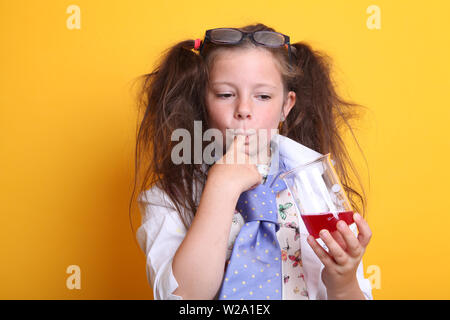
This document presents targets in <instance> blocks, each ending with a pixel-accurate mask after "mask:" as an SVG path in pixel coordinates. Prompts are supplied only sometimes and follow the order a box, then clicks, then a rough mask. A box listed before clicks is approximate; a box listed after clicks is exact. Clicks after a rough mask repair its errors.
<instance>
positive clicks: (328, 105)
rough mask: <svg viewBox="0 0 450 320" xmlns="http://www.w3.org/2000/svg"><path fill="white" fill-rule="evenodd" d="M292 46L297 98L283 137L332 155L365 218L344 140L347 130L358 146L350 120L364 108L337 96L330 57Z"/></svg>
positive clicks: (363, 201)
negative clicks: (351, 176)
mask: <svg viewBox="0 0 450 320" xmlns="http://www.w3.org/2000/svg"><path fill="white" fill-rule="evenodd" d="M292 46H294V47H295V51H296V56H295V58H296V66H297V73H296V75H295V77H294V78H293V80H292V82H291V84H290V86H291V87H292V89H293V90H294V91H295V92H296V97H297V98H296V105H295V107H294V108H293V109H292V110H291V112H290V113H289V115H288V117H287V119H286V126H284V127H283V128H282V132H281V134H284V135H286V136H287V137H289V138H291V139H293V140H296V141H298V142H300V143H302V144H304V145H306V146H307V147H309V148H312V149H314V150H317V151H318V152H320V153H322V154H326V153H331V157H332V159H333V160H334V162H335V165H334V166H335V168H336V171H337V172H338V174H339V175H340V179H341V182H342V183H343V185H344V188H345V189H346V192H347V194H348V195H349V200H350V202H351V203H352V206H353V208H354V209H355V211H356V212H360V213H362V215H363V216H364V215H365V211H366V202H367V200H366V196H365V192H364V187H363V184H362V182H361V180H360V178H359V176H358V173H357V172H356V169H355V167H354V165H353V163H352V161H351V159H350V156H349V154H348V151H347V149H346V147H345V144H344V141H343V139H342V136H343V133H344V132H345V130H350V132H351V134H352V135H353V138H354V139H355V141H356V143H357V144H358V142H357V140H356V137H355V135H354V134H353V130H352V128H351V126H350V120H351V119H353V118H358V117H359V111H360V108H359V107H362V106H361V105H358V104H355V103H352V102H349V101H346V100H344V99H342V98H341V97H340V96H339V95H338V93H337V90H336V86H335V83H334V82H333V79H332V75H331V71H332V59H331V57H330V56H328V55H327V54H325V53H324V52H321V51H316V50H313V49H312V48H311V46H310V45H309V44H306V43H303V42H299V43H295V44H293V45H292ZM358 147H359V144H358ZM360 150H361V148H360ZM346 166H349V167H350V168H351V170H352V171H353V172H354V173H355V176H356V178H357V179H358V182H359V185H360V186H361V191H362V195H361V194H360V193H358V192H357V191H356V190H354V189H353V188H352V187H350V186H351V185H353V183H352V180H351V178H350V177H349V175H348V170H347V168H346ZM360 204H361V205H360Z"/></svg>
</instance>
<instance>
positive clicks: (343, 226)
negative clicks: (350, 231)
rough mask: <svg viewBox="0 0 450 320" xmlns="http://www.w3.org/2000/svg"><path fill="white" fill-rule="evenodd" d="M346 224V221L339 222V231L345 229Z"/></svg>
mask: <svg viewBox="0 0 450 320" xmlns="http://www.w3.org/2000/svg"><path fill="white" fill-rule="evenodd" d="M345 225H346V223H345V222H344V221H339V222H338V224H337V227H338V228H339V229H344V228H345Z"/></svg>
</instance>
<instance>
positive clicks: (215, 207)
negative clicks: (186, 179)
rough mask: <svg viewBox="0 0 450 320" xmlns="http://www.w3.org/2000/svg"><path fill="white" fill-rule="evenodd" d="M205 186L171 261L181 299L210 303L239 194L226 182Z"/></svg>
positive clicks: (219, 279)
mask: <svg viewBox="0 0 450 320" xmlns="http://www.w3.org/2000/svg"><path fill="white" fill-rule="evenodd" d="M219 182H220V181H218V179H210V178H209V175H208V180H207V182H206V185H205V188H204V189H203V193H202V196H201V199H200V205H199V207H198V210H197V213H196V214H195V216H194V219H193V221H192V224H191V226H190V228H189V230H188V232H187V234H186V237H185V239H184V240H183V242H182V243H181V245H180V247H179V249H178V250H177V252H176V254H175V256H174V259H173V264H172V268H173V274H174V276H175V278H176V280H177V282H178V284H179V286H178V288H177V289H176V290H175V291H174V293H173V294H176V295H179V296H182V297H183V299H204V300H206V299H212V298H213V297H214V296H215V295H216V293H217V291H218V290H219V288H220V285H221V283H222V278H223V273H224V267H225V260H226V250H227V243H228V237H229V234H230V228H231V222H232V217H233V214H234V208H235V205H236V202H237V200H238V198H239V192H238V191H237V190H236V188H235V187H233V186H232V184H230V183H228V182H224V183H219Z"/></svg>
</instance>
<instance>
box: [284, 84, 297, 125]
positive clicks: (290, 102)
mask: <svg viewBox="0 0 450 320" xmlns="http://www.w3.org/2000/svg"><path fill="white" fill-rule="evenodd" d="M295 100H296V95H295V92H294V91H289V93H288V95H287V97H286V101H285V102H284V105H283V110H281V111H282V117H283V118H282V120H281V121H284V120H286V118H287V116H288V114H289V112H290V111H291V109H292V108H293V107H294V105H295Z"/></svg>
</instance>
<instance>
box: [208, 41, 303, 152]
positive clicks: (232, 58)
mask: <svg viewBox="0 0 450 320" xmlns="http://www.w3.org/2000/svg"><path fill="white" fill-rule="evenodd" d="M274 59H275V58H274V57H273V56H272V54H271V53H270V52H269V51H267V50H264V49H258V48H251V49H239V50H226V49H224V50H222V52H220V53H218V55H217V56H216V58H215V61H214V64H213V66H212V67H211V70H209V76H210V78H209V86H208V88H207V90H206V107H207V112H208V118H209V119H208V120H209V123H210V127H211V128H216V129H219V130H220V131H221V132H222V135H223V137H224V141H223V143H224V145H226V146H229V144H227V142H228V143H230V140H232V139H233V137H232V136H231V137H230V136H228V137H227V136H226V130H227V129H239V130H238V132H241V133H244V134H245V133H248V132H254V131H256V132H257V133H258V131H259V130H260V129H265V130H260V131H259V133H261V132H267V136H266V137H267V140H266V141H267V142H270V138H271V129H277V128H278V125H279V122H280V121H281V119H282V116H284V117H287V115H288V114H289V111H290V110H291V108H292V107H293V106H294V104H295V92H293V91H290V92H289V93H288V95H287V97H286V99H285V97H284V96H283V95H284V94H283V84H282V79H281V74H280V72H279V70H278V69H277V66H276V64H275V61H274ZM256 137H257V135H256V134H254V135H250V136H249V137H248V138H247V143H248V145H247V146H246V152H247V153H248V154H249V155H255V154H256V153H262V152H263V151H267V147H268V144H267V145H265V148H266V149H265V150H259V149H258V148H257V146H258V143H255V140H254V139H256ZM227 138H228V141H226V139H227Z"/></svg>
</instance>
